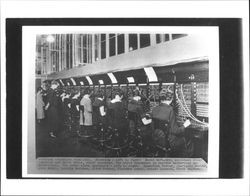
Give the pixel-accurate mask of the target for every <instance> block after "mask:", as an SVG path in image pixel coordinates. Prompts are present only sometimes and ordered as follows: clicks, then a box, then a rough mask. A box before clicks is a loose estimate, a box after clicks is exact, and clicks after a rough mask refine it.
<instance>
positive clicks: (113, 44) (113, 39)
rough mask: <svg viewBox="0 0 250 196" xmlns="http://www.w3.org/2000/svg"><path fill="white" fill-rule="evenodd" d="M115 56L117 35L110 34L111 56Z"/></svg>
mask: <svg viewBox="0 0 250 196" xmlns="http://www.w3.org/2000/svg"><path fill="white" fill-rule="evenodd" d="M114 55H115V34H109V56H114Z"/></svg>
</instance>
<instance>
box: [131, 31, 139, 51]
mask: <svg viewBox="0 0 250 196" xmlns="http://www.w3.org/2000/svg"><path fill="white" fill-rule="evenodd" d="M137 39H138V38H137V34H129V51H132V50H136V49H137V48H138V43H137V42H138V40H137Z"/></svg>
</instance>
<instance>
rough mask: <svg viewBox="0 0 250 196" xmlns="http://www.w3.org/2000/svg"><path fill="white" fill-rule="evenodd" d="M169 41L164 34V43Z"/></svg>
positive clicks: (167, 35) (167, 36)
mask: <svg viewBox="0 0 250 196" xmlns="http://www.w3.org/2000/svg"><path fill="white" fill-rule="evenodd" d="M167 41H169V34H164V42H167Z"/></svg>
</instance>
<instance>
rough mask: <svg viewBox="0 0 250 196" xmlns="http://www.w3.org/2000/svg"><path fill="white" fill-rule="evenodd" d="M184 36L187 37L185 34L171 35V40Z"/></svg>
mask: <svg viewBox="0 0 250 196" xmlns="http://www.w3.org/2000/svg"><path fill="white" fill-rule="evenodd" d="M185 36H187V34H172V39H178V38H181V37H185Z"/></svg>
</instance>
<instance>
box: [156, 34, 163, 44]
mask: <svg viewBox="0 0 250 196" xmlns="http://www.w3.org/2000/svg"><path fill="white" fill-rule="evenodd" d="M161 42H162V40H161V34H156V43H157V44H159V43H161Z"/></svg>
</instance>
